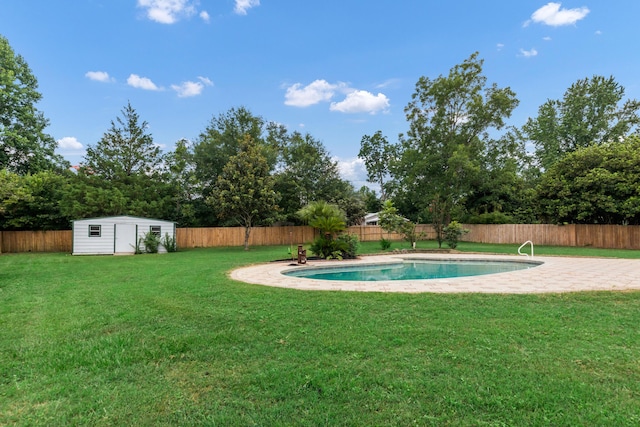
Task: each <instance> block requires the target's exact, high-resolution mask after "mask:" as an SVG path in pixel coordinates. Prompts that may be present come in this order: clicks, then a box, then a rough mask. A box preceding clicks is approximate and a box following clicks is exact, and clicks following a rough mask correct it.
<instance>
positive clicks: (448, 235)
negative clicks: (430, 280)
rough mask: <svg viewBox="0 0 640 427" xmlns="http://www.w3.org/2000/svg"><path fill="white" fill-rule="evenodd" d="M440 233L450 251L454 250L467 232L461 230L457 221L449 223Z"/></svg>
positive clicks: (463, 229) (464, 229)
mask: <svg viewBox="0 0 640 427" xmlns="http://www.w3.org/2000/svg"><path fill="white" fill-rule="evenodd" d="M442 231H443V232H444V241H445V242H447V246H449V247H450V248H451V249H455V248H456V247H457V246H458V240H460V237H462V235H463V234H467V233H468V232H469V230H467V229H466V228H462V224H460V223H459V222H458V221H451V222H450V223H449V225H447V226H446V227H444V229H443V230H442Z"/></svg>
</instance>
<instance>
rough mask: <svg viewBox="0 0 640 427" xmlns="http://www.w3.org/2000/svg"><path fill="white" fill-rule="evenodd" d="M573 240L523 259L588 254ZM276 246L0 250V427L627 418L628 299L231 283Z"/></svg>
mask: <svg viewBox="0 0 640 427" xmlns="http://www.w3.org/2000/svg"><path fill="white" fill-rule="evenodd" d="M403 245H406V244H405V243H402V244H401V243H399V242H398V243H395V242H394V245H393V246H392V250H393V249H394V248H396V247H403ZM422 245H425V247H426V245H432V243H430V242H419V243H418V247H419V248H420V247H421V246H422ZM404 247H406V246H404ZM514 248H515V249H517V246H502V245H500V246H498V245H475V244H467V243H461V245H460V247H459V249H461V250H470V251H485V252H502V253H515V249H514ZM362 249H363V251H364V252H377V251H378V247H377V242H372V243H367V244H363V248H362ZM554 250H555V251H556V252H553V251H554ZM584 250H585V249H576V250H574V249H560V248H555V249H554V248H542V247H541V248H539V247H536V254H540V255H543V254H554V255H555V254H565V255H595V254H594V253H589V252H587V253H585V252H583V251H584ZM545 251H549V252H546V253H545ZM575 251H577V252H579V253H577V252H575ZM632 252H633V251H626V252H623V255H624V254H628V255H629V256H630V257H635V256H632V255H634V254H632ZM610 253H614V252H610V251H606V252H605V253H604V254H610ZM287 256H288V255H287V247H259V248H252V250H251V251H249V252H244V251H243V250H242V248H221V249H199V250H190V251H183V252H178V253H175V254H166V255H140V256H132V257H72V256H69V255H64V254H20V255H2V256H0V299H1V301H2V303H1V304H0V425H6V424H9V425H11V424H17V425H65V424H69V425H224V426H227V425H269V426H271V425H309V426H316V425H376V426H380V425H393V426H396V425H637V424H638V423H639V422H640V405H638V403H637V402H638V395H639V393H640V386H639V384H640V364H638V360H640V330H639V329H638V328H637V325H638V324H639V322H640V293H638V292H590V293H575V294H558V295H474V294H464V295H441V294H437V295H436V294H419V295H408V294H377V293H350V292H303V291H294V290H287V289H281V288H270V287H262V286H256V285H249V284H244V283H239V282H234V281H232V280H230V279H229V278H228V272H229V271H230V270H231V269H232V268H234V267H236V266H240V265H246V264H250V263H256V262H268V261H271V260H274V259H283V258H287ZM615 256H622V255H620V254H617V255H615ZM612 274H615V273H614V272H612Z"/></svg>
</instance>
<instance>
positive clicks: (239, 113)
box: [0, 36, 640, 236]
mask: <svg viewBox="0 0 640 427" xmlns="http://www.w3.org/2000/svg"><path fill="white" fill-rule="evenodd" d="M0 61H1V63H0V147H1V148H0V170H1V172H0V221H1V222H0V227H1V228H2V229H4V230H24V229H33V230H41V229H45V230H46V229H66V228H69V227H70V221H71V220H73V219H77V218H86V217H99V216H107V215H122V214H128V215H135V216H145V217H156V218H163V219H168V220H173V221H176V222H177V223H178V225H179V226H182V227H197V226H226V225H237V224H241V225H243V226H245V227H246V229H247V236H248V233H249V232H250V228H251V227H252V226H255V225H266V224H273V223H282V224H300V223H302V222H303V221H304V216H301V215H300V214H299V212H300V211H301V210H302V209H303V208H304V207H305V206H307V205H309V204H310V203H311V202H318V201H323V202H327V203H330V204H332V205H335V206H337V207H338V208H339V209H340V210H341V211H342V212H343V213H344V217H345V218H346V220H347V223H348V224H354V223H358V222H359V221H360V220H361V219H362V218H363V216H364V214H365V213H366V212H375V211H378V210H380V209H381V206H382V203H383V202H389V203H392V204H393V206H395V207H396V208H397V210H398V212H399V213H400V214H402V215H403V216H404V217H406V218H409V219H411V220H413V221H421V222H427V221H430V222H432V223H433V224H434V227H436V230H438V229H442V228H443V227H444V226H446V225H447V224H449V222H451V221H452V220H458V221H461V222H503V223H504V222H526V223H535V222H552V223H562V222H582V223H589V222H591V223H624V224H638V223H640V194H639V193H640V185H638V184H639V182H640V180H639V177H640V175H639V174H640V170H639V168H640V166H639V165H640V139H639V137H638V124H639V123H640V119H639V116H638V111H639V109H640V104H639V103H638V102H637V101H635V100H626V101H624V100H623V98H624V88H623V87H622V86H620V85H619V84H618V83H617V82H616V81H615V80H614V79H613V77H610V78H604V77H600V76H594V77H592V78H586V79H584V80H579V81H578V82H576V83H574V84H573V85H572V86H571V87H570V88H569V89H568V90H567V92H566V93H565V96H564V98H563V99H561V100H549V101H547V102H546V103H545V104H543V105H542V106H541V107H540V109H539V111H538V116H537V117H535V118H531V119H529V120H528V121H527V122H526V123H525V125H523V126H522V127H521V128H516V127H513V126H507V125H506V122H507V119H508V118H509V117H510V116H511V114H512V112H513V111H514V109H515V108H516V107H517V105H518V99H517V97H516V94H515V93H514V92H513V91H512V90H511V89H510V88H508V87H506V88H500V87H498V86H497V85H496V84H491V85H489V84H488V83H487V79H486V77H485V76H484V75H483V72H482V65H483V61H482V60H481V59H479V57H478V54H477V53H475V54H473V55H471V56H470V57H469V58H468V59H467V60H465V61H464V62H463V63H461V64H459V65H456V66H455V67H453V68H452V69H451V70H450V72H449V74H448V75H441V76H439V77H437V78H435V79H430V78H428V77H421V78H420V79H419V80H418V82H417V83H416V87H415V92H414V94H413V96H412V98H411V100H410V102H409V103H408V105H407V107H406V108H405V113H406V118H407V123H408V130H407V132H406V133H405V134H401V135H399V136H398V139H397V141H396V142H393V143H391V142H390V141H389V139H388V137H386V136H385V135H384V134H383V132H382V131H378V132H376V133H375V134H374V135H364V136H363V137H362V140H361V141H360V152H359V157H361V158H362V159H363V160H364V163H365V166H366V169H367V174H368V179H369V181H371V182H372V183H375V184H378V185H379V188H380V192H379V193H376V192H374V191H372V190H371V189H369V188H367V187H363V188H361V189H358V190H356V189H355V188H354V187H353V185H352V184H351V183H349V182H348V181H346V180H344V179H342V178H341V177H340V174H339V170H338V165H337V163H336V162H335V161H334V160H332V158H331V156H330V153H329V152H328V151H327V150H326V148H325V147H324V145H323V144H322V143H321V142H320V141H318V140H317V139H316V138H314V137H313V136H312V135H310V134H308V133H306V134H303V133H300V132H297V131H293V132H291V131H289V130H288V129H286V128H285V127H284V126H282V125H280V124H277V123H275V122H271V121H268V120H266V119H265V118H263V117H261V116H259V115H255V114H253V113H252V112H251V111H249V110H248V109H247V108H245V107H234V108H231V109H229V110H228V111H226V112H223V113H221V114H219V115H214V116H213V117H212V119H211V121H210V122H209V124H208V125H207V127H206V128H205V129H204V130H203V131H202V132H201V133H200V134H199V135H198V137H197V138H195V139H194V140H193V141H187V140H180V141H177V142H176V145H175V149H174V150H173V151H171V152H168V153H162V152H161V151H160V149H159V148H158V147H157V145H155V144H154V140H153V136H152V135H151V134H150V133H149V130H148V128H149V126H148V123H147V122H146V121H144V120H143V119H142V118H141V117H140V116H139V114H138V112H137V111H136V110H135V108H134V107H133V106H132V105H131V104H130V103H127V105H126V106H124V107H123V109H122V111H121V112H120V115H119V116H118V117H116V118H115V119H114V120H112V121H111V123H110V127H109V128H108V129H107V130H106V132H105V133H104V134H103V136H102V138H101V139H100V141H98V142H97V143H96V144H95V145H93V146H90V147H89V148H88V149H87V151H86V154H85V156H84V159H83V161H82V162H81V164H80V167H79V168H78V169H77V170H72V169H71V168H70V167H69V166H70V165H69V164H68V163H67V162H65V161H64V159H62V157H60V156H59V155H57V154H56V153H55V147H56V142H55V140H54V139H53V138H52V137H51V136H49V135H47V134H46V132H45V128H46V126H47V125H48V121H47V119H46V118H45V117H44V115H43V114H42V112H40V111H38V110H37V108H36V104H37V102H38V100H39V99H40V98H41V95H40V93H39V92H38V90H37V80H36V78H35V77H34V76H33V74H32V72H31V70H30V69H29V67H28V65H27V63H26V61H25V60H24V58H22V57H21V56H20V55H17V54H16V53H15V52H13V50H12V49H11V47H10V45H9V43H8V41H7V40H6V39H5V38H4V37H2V36H0Z"/></svg>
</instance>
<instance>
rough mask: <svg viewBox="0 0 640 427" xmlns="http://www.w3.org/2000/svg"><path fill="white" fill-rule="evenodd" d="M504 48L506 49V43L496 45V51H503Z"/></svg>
mask: <svg viewBox="0 0 640 427" xmlns="http://www.w3.org/2000/svg"><path fill="white" fill-rule="evenodd" d="M503 48H504V43H498V44H497V45H496V49H498V50H502V49H503Z"/></svg>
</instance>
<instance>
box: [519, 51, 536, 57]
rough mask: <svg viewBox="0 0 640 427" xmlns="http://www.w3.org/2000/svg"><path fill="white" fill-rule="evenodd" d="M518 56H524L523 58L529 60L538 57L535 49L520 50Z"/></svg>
mask: <svg viewBox="0 0 640 427" xmlns="http://www.w3.org/2000/svg"><path fill="white" fill-rule="evenodd" d="M520 55H521V56H524V57H525V58H531V57H533V56H538V51H537V50H535V49H531V50H524V49H520Z"/></svg>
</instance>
